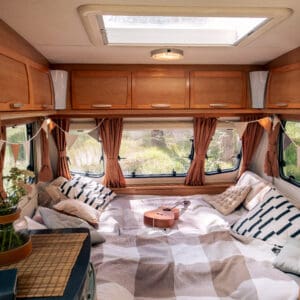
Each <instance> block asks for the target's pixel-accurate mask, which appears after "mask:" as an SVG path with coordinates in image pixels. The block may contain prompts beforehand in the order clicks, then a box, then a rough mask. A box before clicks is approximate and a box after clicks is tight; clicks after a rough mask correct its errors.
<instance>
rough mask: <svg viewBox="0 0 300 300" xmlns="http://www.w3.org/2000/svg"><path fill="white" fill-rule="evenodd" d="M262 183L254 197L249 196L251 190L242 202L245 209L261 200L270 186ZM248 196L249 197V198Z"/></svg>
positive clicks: (251, 207)
mask: <svg viewBox="0 0 300 300" xmlns="http://www.w3.org/2000/svg"><path fill="white" fill-rule="evenodd" d="M262 184H263V185H264V187H263V188H262V189H260V190H259V191H258V192H257V193H256V195H255V196H254V197H252V198H250V197H249V194H250V193H252V190H251V191H250V193H249V194H248V196H247V197H246V199H245V201H244V203H243V205H244V207H245V208H246V209H248V210H251V209H253V208H254V207H255V206H256V205H258V204H259V203H261V202H263V200H264V196H265V194H266V193H267V192H268V191H269V190H270V189H271V187H270V186H269V185H265V184H264V183H262ZM256 190H257V189H256ZM248 198H250V200H249V199H248Z"/></svg>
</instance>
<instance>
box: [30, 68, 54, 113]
mask: <svg viewBox="0 0 300 300" xmlns="http://www.w3.org/2000/svg"><path fill="white" fill-rule="evenodd" d="M29 79H30V80H29V82H30V90H31V91H32V92H31V107H32V109H38V110H44V109H53V106H54V105H53V104H54V92H53V86H52V80H51V77H50V72H49V70H48V69H47V68H44V67H36V66H34V67H33V66H29Z"/></svg>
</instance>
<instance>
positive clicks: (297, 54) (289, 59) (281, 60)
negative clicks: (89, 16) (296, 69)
mask: <svg viewBox="0 0 300 300" xmlns="http://www.w3.org/2000/svg"><path fill="white" fill-rule="evenodd" d="M299 62H300V47H298V48H296V49H294V50H292V51H289V52H287V53H285V54H283V55H281V56H279V57H277V58H276V59H274V60H272V61H271V62H269V63H268V64H267V65H266V66H265V67H266V68H267V69H274V68H278V67H282V66H285V65H290V64H295V63H299Z"/></svg>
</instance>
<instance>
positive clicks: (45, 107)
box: [42, 104, 51, 109]
mask: <svg viewBox="0 0 300 300" xmlns="http://www.w3.org/2000/svg"><path fill="white" fill-rule="evenodd" d="M42 108H43V109H50V108H51V105H50V104H43V105H42Z"/></svg>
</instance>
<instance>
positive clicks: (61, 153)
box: [58, 150, 67, 158]
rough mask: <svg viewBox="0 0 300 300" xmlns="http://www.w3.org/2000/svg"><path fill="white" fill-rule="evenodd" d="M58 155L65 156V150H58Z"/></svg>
mask: <svg viewBox="0 0 300 300" xmlns="http://www.w3.org/2000/svg"><path fill="white" fill-rule="evenodd" d="M58 156H59V157H60V158H61V157H66V156H67V153H66V150H62V151H59V152H58Z"/></svg>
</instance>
